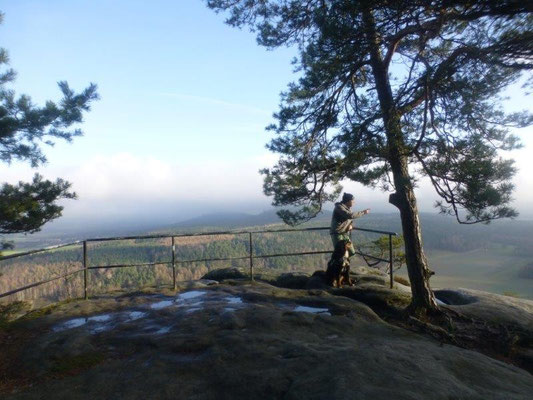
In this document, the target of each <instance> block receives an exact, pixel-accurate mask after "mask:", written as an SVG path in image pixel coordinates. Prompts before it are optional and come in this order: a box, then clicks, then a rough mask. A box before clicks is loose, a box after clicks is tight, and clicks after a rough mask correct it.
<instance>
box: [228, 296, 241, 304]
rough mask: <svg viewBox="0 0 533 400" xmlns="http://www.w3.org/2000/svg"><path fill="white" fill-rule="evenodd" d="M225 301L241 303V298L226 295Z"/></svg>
mask: <svg viewBox="0 0 533 400" xmlns="http://www.w3.org/2000/svg"><path fill="white" fill-rule="evenodd" d="M226 301H227V302H228V303H230V304H242V299H241V298H240V297H236V296H230V297H226Z"/></svg>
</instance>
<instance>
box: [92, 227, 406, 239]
mask: <svg viewBox="0 0 533 400" xmlns="http://www.w3.org/2000/svg"><path fill="white" fill-rule="evenodd" d="M329 229H330V228H329V227H314V228H300V229H267V230H261V231H214V232H196V233H179V234H175V235H147V236H120V237H107V238H105V237H104V238H92V239H87V242H106V241H113V240H135V239H165V238H172V237H175V238H179V237H194V236H215V235H244V234H246V233H279V232H306V231H324V230H329ZM353 229H354V230H358V231H365V232H374V233H381V234H384V235H393V236H397V233H395V232H389V231H380V230H375V229H366V228H358V227H355V228H353Z"/></svg>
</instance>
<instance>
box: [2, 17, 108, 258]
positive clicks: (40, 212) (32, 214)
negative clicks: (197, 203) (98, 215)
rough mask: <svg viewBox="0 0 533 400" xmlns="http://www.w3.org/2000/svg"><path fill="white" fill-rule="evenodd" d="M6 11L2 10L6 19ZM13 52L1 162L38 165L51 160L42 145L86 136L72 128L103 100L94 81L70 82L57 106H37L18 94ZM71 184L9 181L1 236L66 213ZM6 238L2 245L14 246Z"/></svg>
mask: <svg viewBox="0 0 533 400" xmlns="http://www.w3.org/2000/svg"><path fill="white" fill-rule="evenodd" d="M2 19H3V14H0V23H1V22H2ZM8 63H9V58H8V54H7V51H6V50H5V49H4V48H0V68H2V70H0V161H3V162H5V163H8V164H9V163H11V162H12V161H13V160H21V161H28V162H30V163H31V166H32V167H38V166H39V165H42V164H44V163H45V162H46V157H45V155H44V154H43V152H42V149H41V145H42V144H43V143H44V144H47V145H53V144H54V142H53V140H54V139H58V138H59V139H64V140H67V141H71V140H72V138H74V137H76V136H80V135H81V134H82V132H81V130H80V129H73V130H69V128H70V127H71V126H72V125H73V124H76V123H80V122H82V117H83V112H84V111H89V109H90V108H89V106H90V103H91V102H92V101H93V100H96V99H98V94H97V91H96V85H95V84H92V83H91V84H90V85H89V86H88V87H87V88H86V89H85V90H83V91H82V92H81V93H79V94H77V93H75V92H74V91H72V90H71V89H70V87H69V86H68V84H67V83H66V82H59V83H58V85H59V88H60V90H61V92H62V94H63V98H62V99H61V101H60V102H59V104H56V103H54V102H52V101H47V102H46V104H45V105H44V107H39V106H36V105H35V104H33V103H32V101H31V98H30V97H29V96H27V95H20V96H18V97H17V96H15V92H14V91H13V90H12V89H9V84H10V83H11V82H13V81H14V79H15V75H16V74H15V71H14V70H13V69H11V68H8V67H7V66H8ZM70 186H71V185H70V183H68V182H66V181H64V180H63V179H57V180H56V181H55V182H52V181H49V180H44V179H43V177H42V176H41V175H39V174H35V176H34V177H33V180H32V182H30V183H25V182H19V183H18V185H11V184H7V183H5V184H3V185H2V186H1V188H0V234H9V233H20V232H30V233H31V232H36V231H38V230H39V229H40V228H41V227H42V225H44V224H45V223H46V222H48V221H50V220H52V219H54V218H58V217H59V216H61V211H62V209H63V207H62V206H59V205H58V204H57V201H58V200H60V199H73V198H76V194H75V193H74V192H71V191H70V190H69V189H70ZM9 246H10V244H9V243H8V242H3V243H2V247H4V248H5V247H9Z"/></svg>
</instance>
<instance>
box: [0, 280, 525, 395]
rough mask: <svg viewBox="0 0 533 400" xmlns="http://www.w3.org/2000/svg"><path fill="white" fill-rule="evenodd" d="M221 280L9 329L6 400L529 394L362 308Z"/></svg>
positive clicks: (463, 353) (501, 374)
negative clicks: (8, 370) (220, 282)
mask: <svg viewBox="0 0 533 400" xmlns="http://www.w3.org/2000/svg"><path fill="white" fill-rule="evenodd" d="M285 278H287V277H285ZM298 279H299V278H298ZM225 282H226V283H223V284H219V285H215V284H211V283H209V284H208V283H204V284H199V285H197V286H192V287H187V288H185V287H184V288H182V289H181V290H180V291H178V292H177V293H174V292H172V291H169V290H162V291H158V292H136V293H133V294H127V295H121V296H117V295H115V296H112V295H108V296H101V297H98V298H94V299H91V300H89V301H75V302H70V303H66V304H61V305H60V306H58V307H57V308H55V309H54V310H53V311H52V312H51V313H50V314H48V315H44V316H39V317H38V318H34V319H26V320H21V321H19V322H17V323H14V324H12V326H10V327H9V329H8V330H7V331H5V332H1V335H2V337H0V339H2V340H0V343H2V344H0V354H3V357H4V361H6V360H7V361H8V364H9V367H10V371H11V372H9V373H6V371H5V370H4V371H2V373H3V375H2V376H0V384H1V385H2V386H1V389H0V390H2V392H0V395H1V397H2V398H3V399H41V398H42V399H48V398H50V399H51V398H53V399H120V398H122V399H143V400H145V399H151V398H157V399H202V400H203V399H232V400H234V399H372V400H379V399H387V400H390V399H483V400H486V399H524V400H525V399H530V398H531V393H533V376H532V375H530V374H529V373H528V372H526V371H524V370H522V369H520V368H517V367H514V366H512V365H509V364H506V363H503V362H501V361H497V360H494V359H492V358H489V357H487V356H485V355H483V354H480V353H477V352H474V351H469V350H465V349H461V348H459V347H456V346H452V345H447V344H442V343H439V342H438V341H436V340H434V339H431V338H428V337H424V336H421V335H418V334H415V333H413V332H410V331H407V330H404V329H401V328H399V327H395V326H392V325H390V324H388V323H386V322H384V321H383V320H382V319H381V318H380V317H379V316H378V315H377V314H376V313H374V311H372V309H370V308H369V307H368V306H366V305H365V304H363V303H361V302H359V301H357V300H354V299H351V298H347V297H344V296H338V295H332V294H330V293H328V292H326V291H324V290H319V289H308V290H298V289H286V288H280V287H275V286H272V285H270V284H267V283H260V282H257V283H254V284H251V283H249V282H246V281H225ZM366 284H367V285H372V284H373V283H366ZM347 290H352V289H347ZM354 290H360V291H361V293H362V292H363V291H364V289H362V288H359V289H357V288H355V289H354ZM374 295H375V296H377V295H376V294H374ZM480 299H481V297H480ZM479 301H481V300H479ZM4 350H5V351H4ZM7 358H8V359H7ZM4 366H5V364H4Z"/></svg>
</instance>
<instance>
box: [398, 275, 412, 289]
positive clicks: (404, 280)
mask: <svg viewBox="0 0 533 400" xmlns="http://www.w3.org/2000/svg"><path fill="white" fill-rule="evenodd" d="M394 282H398V283H401V284H402V285H405V286H411V282H409V279H406V278H404V277H403V276H398V275H395V276H394Z"/></svg>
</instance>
